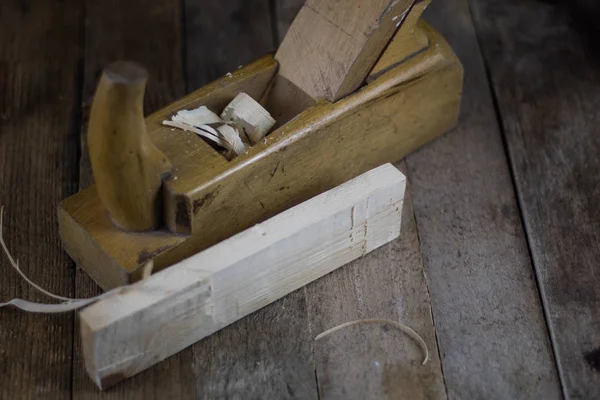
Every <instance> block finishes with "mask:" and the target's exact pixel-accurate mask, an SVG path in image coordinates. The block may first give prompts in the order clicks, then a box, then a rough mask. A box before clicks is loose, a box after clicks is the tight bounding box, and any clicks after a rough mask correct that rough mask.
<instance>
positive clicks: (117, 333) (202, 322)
mask: <svg viewBox="0 0 600 400" xmlns="http://www.w3.org/2000/svg"><path fill="white" fill-rule="evenodd" d="M405 188H406V179H405V177H404V175H403V174H402V173H401V172H400V171H398V170H397V169H396V168H394V167H393V166H392V165H391V164H385V165H382V166H381V167H378V168H375V169H373V170H371V171H368V172H366V173H365V174H362V175H360V176H358V177H356V178H354V179H352V180H350V181H348V182H346V183H344V184H342V185H340V186H338V187H336V188H334V189H331V190H329V191H327V192H325V193H322V194H320V195H319V196H316V197H314V198H312V199H310V200H308V201H306V202H304V203H301V204H299V205H298V206H296V207H293V208H291V209H289V210H286V211H284V212H283V213H281V214H278V215H277V216H275V217H273V218H271V219H269V220H267V221H265V222H263V223H261V224H258V225H255V226H253V227H252V228H250V229H248V230H246V231H244V232H241V233H239V234H237V235H235V236H233V237H231V238H229V239H227V240H225V241H223V242H221V243H218V244H217V245H215V246H213V247H211V248H209V249H207V250H205V251H203V252H200V253H198V254H196V255H194V256H193V257H190V258H188V259H186V260H183V261H182V262H180V263H178V264H176V265H173V266H171V267H169V268H167V269H165V270H164V271H161V272H159V273H158V274H155V275H153V276H151V277H149V278H147V279H145V280H144V281H141V282H139V283H137V284H135V285H132V286H129V287H126V288H123V289H120V290H117V291H116V292H114V294H112V295H111V296H109V297H107V298H105V299H103V300H101V301H99V302H97V303H95V304H93V305H91V306H90V307H88V308H86V309H85V310H83V311H82V312H81V313H80V318H81V335H82V342H83V348H84V354H85V360H86V369H87V371H88V373H89V374H90V376H91V377H92V379H93V380H94V381H95V382H96V384H97V385H98V386H99V387H101V388H106V387H108V386H110V385H111V384H114V383H116V382H118V381H119V380H121V379H126V378H128V377H130V376H132V375H134V374H137V373H138V372H140V371H142V370H144V369H146V368H148V367H149V366H152V365H153V364H155V363H157V362H159V361H161V360H163V359H164V358H165V357H168V356H170V355H172V354H174V353H176V352H179V351H181V350H182V349H184V348H185V347H187V346H189V345H191V344H193V343H195V342H196V341H198V340H200V339H202V338H204V337H206V336H208V335H210V334H212V333H214V332H216V331H217V330H220V329H222V328H223V327H225V326H227V325H229V324H231V323H232V322H234V321H237V320H238V319H240V318H242V317H244V316H246V315H248V314H250V313H252V312H254V311H256V310H258V309H260V308H262V307H263V306H265V305H267V304H270V303H272V302H273V301H275V300H278V299H280V298H281V297H283V296H285V295H287V294H288V293H290V292H292V291H295V290H297V289H299V288H301V287H303V286H305V285H307V284H308V283H309V282H311V281H313V280H315V279H318V278H320V277H322V276H324V275H325V274H328V273H330V272H331V271H333V270H335V269H337V268H339V267H341V266H342V265H344V264H346V263H348V262H350V261H352V260H355V259H357V258H359V257H363V256H364V255H365V254H367V253H369V252H371V251H373V250H375V249H377V248H379V247H380V246H382V245H384V244H386V243H388V242H390V241H391V240H394V239H395V238H397V237H398V236H399V235H400V226H401V217H402V206H403V202H404V194H405Z"/></svg>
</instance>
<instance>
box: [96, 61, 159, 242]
mask: <svg viewBox="0 0 600 400" xmlns="http://www.w3.org/2000/svg"><path fill="white" fill-rule="evenodd" d="M147 80H148V73H147V71H146V70H145V69H144V68H142V67H140V66H139V65H137V64H134V63H130V62H123V61H119V62H115V63H113V64H111V65H109V66H108V67H107V68H105V70H104V71H103V73H102V77H101V78H100V83H99V84H98V88H97V90H96V94H95V96H94V102H93V103H92V110H91V114H90V123H89V128H88V144H89V148H90V159H91V162H92V169H93V171H94V178H95V181H96V190H97V192H98V195H99V197H100V199H101V200H102V204H103V205H104V207H105V208H106V210H107V211H108V212H109V214H110V216H111V217H112V220H113V221H114V222H115V223H116V224H117V225H119V226H120V227H122V228H123V229H127V230H132V231H150V230H154V229H157V228H158V227H159V224H160V223H161V220H162V218H161V214H162V212H161V211H162V210H161V209H162V204H161V201H160V194H161V192H160V190H161V185H162V177H163V175H164V174H165V173H168V171H169V170H170V169H171V163H170V162H169V160H167V157H166V156H165V155H164V154H163V153H162V152H161V151H160V150H159V149H157V148H156V146H155V145H154V144H153V143H152V141H151V140H150V138H149V137H148V135H147V133H146V123H145V121H144V111H143V108H144V90H145V89H146V81H147Z"/></svg>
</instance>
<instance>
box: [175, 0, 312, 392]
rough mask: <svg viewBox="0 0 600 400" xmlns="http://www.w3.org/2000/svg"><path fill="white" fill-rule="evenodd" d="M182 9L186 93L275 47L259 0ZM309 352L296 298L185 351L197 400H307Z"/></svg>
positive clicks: (302, 303) (189, 0) (194, 3)
mask: <svg viewBox="0 0 600 400" xmlns="http://www.w3.org/2000/svg"><path fill="white" fill-rule="evenodd" d="M185 3H186V13H185V18H186V43H187V46H186V56H187V79H188V83H189V85H188V89H190V90H192V89H195V88H197V87H200V86H202V85H203V84H205V83H207V82H208V81H211V80H213V79H216V78H218V77H220V76H223V75H224V74H226V73H227V72H228V71H230V70H232V69H234V68H236V67H237V66H238V65H240V64H245V63H247V62H249V61H251V60H253V59H255V58H258V57H260V56H262V55H264V54H265V53H266V52H267V51H270V50H272V49H273V48H274V47H275V46H274V44H273V37H272V35H271V20H270V18H271V14H270V10H269V7H268V6H269V2H268V1H266V0H252V1H240V0H228V1H219V2H214V3H213V2H210V4H208V2H205V1H201V0H186V1H185ZM232 49H236V50H235V51H233V50H232ZM310 345H311V339H310V337H309V334H308V321H307V317H306V298H305V296H304V292H303V291H302V290H298V291H295V292H293V293H291V294H289V295H288V296H286V297H285V298H283V299H281V300H279V301H277V302H275V303H273V304H271V305H269V306H267V307H265V308H263V309H261V310H259V311H257V312H255V313H253V314H251V315H249V316H248V317H246V318H244V319H242V320H240V321H238V322H236V323H234V324H232V325H230V326H228V327H227V328H225V329H223V330H221V331H219V332H217V333H216V334H214V335H212V336H209V337H208V338H206V339H204V340H201V341H200V342H198V343H196V344H195V345H194V346H192V349H193V357H194V361H193V364H194V371H195V373H196V384H197V391H198V397H199V398H207V399H212V398H244V399H263V398H265V399H266V398H273V399H291V398H301V399H311V398H312V399H315V398H316V397H317V389H316V382H315V379H314V372H313V362H312V358H311V357H312V353H311V349H310Z"/></svg>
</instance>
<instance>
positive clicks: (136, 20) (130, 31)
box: [73, 0, 196, 399]
mask: <svg viewBox="0 0 600 400" xmlns="http://www.w3.org/2000/svg"><path fill="white" fill-rule="evenodd" d="M181 12H182V11H181V6H180V3H179V2H173V1H169V0H152V1H139V0H130V1H127V2H125V1H116V0H115V1H100V0H88V1H87V3H86V13H87V16H86V32H85V37H86V43H85V59H84V83H83V97H82V98H83V113H84V121H83V124H82V127H81V136H82V161H81V179H80V188H84V187H87V186H89V185H90V184H91V183H92V180H93V178H92V171H91V168H90V164H89V157H88V152H87V143H86V140H85V138H86V134H87V116H88V115H87V114H88V112H89V106H91V102H92V99H93V95H94V91H95V89H96V84H97V79H98V77H99V76H100V72H101V71H102V69H103V68H104V67H105V66H106V65H107V64H109V63H110V62H112V61H115V60H122V59H124V60H131V61H136V62H138V63H140V64H141V65H143V66H144V67H146V68H147V69H148V73H149V79H148V87H147V90H146V95H145V98H144V110H145V113H146V114H148V113H150V112H153V111H156V110H157V109H158V108H160V107H162V106H165V105H167V104H169V103H170V102H173V101H175V100H177V99H178V98H180V97H181V96H183V94H184V88H185V79H184V76H183V64H182V56H181V46H182V45H181V41H182V37H181V34H182V27H181ZM98 293H100V289H99V288H98V287H97V286H96V284H95V283H94V282H93V281H92V280H91V279H90V278H89V277H88V276H87V275H86V274H85V272H84V271H82V270H78V271H77V279H76V295H77V297H89V296H92V295H95V294H98ZM75 334H76V337H75V354H74V357H75V361H74V365H73V398H75V399H78V398H82V399H91V398H96V397H101V398H105V397H106V398H126V399H137V398H139V399H152V398H156V399H164V398H190V397H194V395H195V390H196V388H195V384H194V375H193V369H192V365H191V363H192V354H191V351H190V350H187V351H184V352H181V353H179V354H177V355H175V356H173V357H170V358H168V359H167V360H165V361H163V362H162V363H160V364H159V365H157V366H156V367H154V368H151V369H149V370H148V371H145V372H144V373H142V374H139V375H137V376H135V377H133V378H132V379H129V380H127V381H126V382H124V383H122V384H119V385H116V386H115V387H114V388H112V389H110V390H108V391H107V392H106V393H101V392H99V391H98V389H97V388H96V386H95V385H94V383H93V382H92V380H91V379H90V378H89V377H88V376H87V374H86V371H85V368H84V365H83V356H82V349H81V343H80V336H79V321H76V325H75Z"/></svg>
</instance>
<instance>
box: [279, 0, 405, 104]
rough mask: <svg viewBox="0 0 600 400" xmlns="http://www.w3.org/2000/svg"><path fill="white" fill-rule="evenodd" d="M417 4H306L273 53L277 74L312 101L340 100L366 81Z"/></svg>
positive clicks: (360, 0) (316, 0) (384, 0)
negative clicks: (407, 14)
mask: <svg viewBox="0 0 600 400" xmlns="http://www.w3.org/2000/svg"><path fill="white" fill-rule="evenodd" d="M413 3H414V0H400V1H396V0H394V1H391V0H372V1H368V2H366V1H364V0H351V1H345V2H341V1H335V0H308V1H307V2H306V4H305V5H304V6H303V7H302V8H301V9H300V12H299V13H298V15H297V16H296V18H295V19H294V21H293V22H292V24H291V26H290V28H289V30H288V32H287V34H286V36H285V38H284V39H283V41H282V43H281V45H280V46H279V49H278V50H277V53H276V54H275V59H276V60H277V61H278V62H279V71H278V74H279V75H280V76H282V77H284V78H286V79H287V80H288V81H290V82H292V83H293V84H295V85H296V86H297V87H299V88H300V89H302V90H303V91H304V92H305V93H306V94H308V95H309V96H311V97H312V98H314V99H327V100H329V101H331V102H335V101H337V100H339V99H341V98H342V97H344V96H346V95H348V94H350V93H352V92H353V91H354V90H355V89H357V88H358V87H359V86H360V84H361V83H362V82H363V81H364V80H365V78H366V77H367V75H368V74H369V71H371V68H372V67H373V65H375V62H376V61H377V59H378V58H379V56H380V55H381V54H382V53H383V50H384V49H385V47H386V46H387V44H388V43H389V41H390V40H391V38H392V36H393V34H394V32H395V31H396V29H397V28H398V26H400V24H401V23H402V22H403V20H404V16H405V14H406V12H407V11H408V10H409V9H410V7H411V6H412V4H413Z"/></svg>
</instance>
